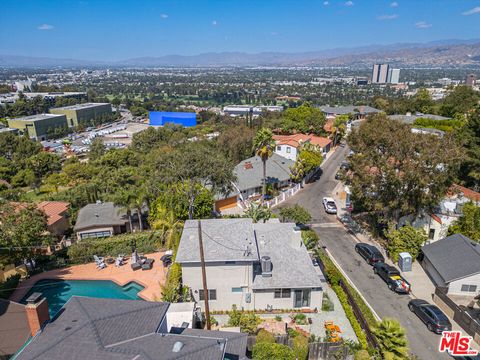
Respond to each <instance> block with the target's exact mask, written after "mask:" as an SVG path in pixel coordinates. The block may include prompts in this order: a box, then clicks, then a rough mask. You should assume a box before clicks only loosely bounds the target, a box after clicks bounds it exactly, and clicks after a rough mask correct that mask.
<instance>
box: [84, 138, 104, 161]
mask: <svg viewBox="0 0 480 360" xmlns="http://www.w3.org/2000/svg"><path fill="white" fill-rule="evenodd" d="M105 152H106V150H105V145H104V144H103V141H102V139H100V138H95V139H93V140H92V143H91V144H90V151H89V152H88V158H89V160H90V161H95V160H98V159H100V158H101V157H102V156H103V155H105Z"/></svg>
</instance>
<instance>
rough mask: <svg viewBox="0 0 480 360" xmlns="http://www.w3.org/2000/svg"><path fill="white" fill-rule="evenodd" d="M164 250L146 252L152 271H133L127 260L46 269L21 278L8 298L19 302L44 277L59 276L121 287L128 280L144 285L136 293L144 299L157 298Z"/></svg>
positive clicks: (161, 280)
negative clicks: (100, 281)
mask: <svg viewBox="0 0 480 360" xmlns="http://www.w3.org/2000/svg"><path fill="white" fill-rule="evenodd" d="M163 254H164V252H157V253H153V254H146V255H145V256H146V257H147V258H151V259H155V262H154V263H153V267H152V269H151V270H137V271H133V270H132V268H131V267H130V262H129V261H126V262H125V265H123V266H120V267H116V266H115V264H112V265H107V267H106V268H105V269H101V270H99V269H97V265H96V264H95V263H88V264H83V265H74V266H69V267H66V268H62V269H56V270H51V271H45V272H43V273H40V274H36V275H33V276H32V277H30V278H28V279H26V280H24V281H22V282H21V283H20V284H19V285H18V288H17V289H16V290H15V291H14V293H13V294H12V295H11V296H10V300H12V301H16V302H20V300H22V298H23V297H24V296H25V295H26V294H27V292H28V291H29V290H30V288H31V287H32V286H33V285H35V283H36V282H37V281H39V280H44V279H61V280H110V281H113V282H115V283H116V284H118V285H120V286H124V285H126V284H128V283H129V282H131V281H135V282H136V283H138V284H140V285H142V286H143V287H145V289H143V290H142V291H140V292H139V293H138V296H140V297H141V298H142V299H144V300H149V301H160V300H161V298H162V293H161V286H162V285H164V284H165V279H166V275H167V269H166V268H165V267H163V263H162V261H161V260H160V258H161V257H162V256H163Z"/></svg>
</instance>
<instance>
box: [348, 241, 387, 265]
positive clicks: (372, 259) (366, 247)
mask: <svg viewBox="0 0 480 360" xmlns="http://www.w3.org/2000/svg"><path fill="white" fill-rule="evenodd" d="M355 251H356V252H357V253H359V254H360V255H361V256H362V257H363V258H364V259H365V260H367V262H368V263H369V264H370V265H373V264H375V263H377V262H384V261H385V258H384V257H383V255H382V253H381V252H380V250H378V249H377V248H376V247H375V246H373V245H370V244H365V243H359V244H357V245H355Z"/></svg>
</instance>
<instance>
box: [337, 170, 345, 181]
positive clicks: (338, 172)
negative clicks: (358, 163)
mask: <svg viewBox="0 0 480 360" xmlns="http://www.w3.org/2000/svg"><path fill="white" fill-rule="evenodd" d="M342 177H343V173H342V170H339V171H337V173H336V174H335V180H341V179H342Z"/></svg>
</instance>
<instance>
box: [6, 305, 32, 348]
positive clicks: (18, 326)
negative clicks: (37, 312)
mask: <svg viewBox="0 0 480 360" xmlns="http://www.w3.org/2000/svg"><path fill="white" fill-rule="evenodd" d="M29 336H30V327H29V326H28V321H27V314H26V312H25V305H22V304H18V303H15V302H13V301H8V300H4V299H0V356H2V355H7V356H11V355H13V354H15V353H16V352H17V351H18V349H20V348H21V347H22V345H23V344H24V343H25V341H27V339H28V338H29Z"/></svg>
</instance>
